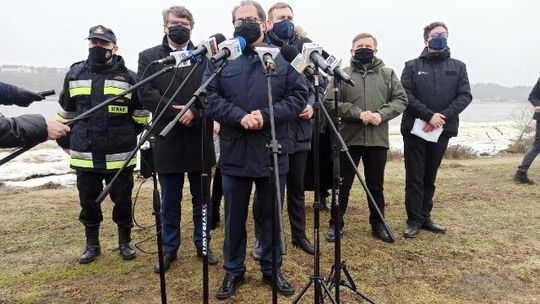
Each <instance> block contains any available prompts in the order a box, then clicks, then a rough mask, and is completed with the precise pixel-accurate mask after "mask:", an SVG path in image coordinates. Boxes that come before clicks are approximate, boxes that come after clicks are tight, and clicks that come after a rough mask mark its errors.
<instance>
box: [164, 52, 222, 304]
mask: <svg viewBox="0 0 540 304" xmlns="http://www.w3.org/2000/svg"><path fill="white" fill-rule="evenodd" d="M225 65H227V61H226V60H223V61H222V62H221V64H220V65H219V66H218V68H217V69H216V70H215V71H214V72H213V73H212V75H211V76H210V77H209V78H208V79H207V80H206V82H205V83H204V84H202V85H201V86H200V87H199V89H197V91H196V92H195V93H193V97H192V98H191V99H190V100H189V102H188V103H186V105H185V106H184V108H183V109H182V111H180V113H178V115H176V117H175V118H174V119H173V120H171V122H170V123H169V124H168V125H167V126H166V127H165V128H163V130H162V131H161V133H160V134H159V136H160V137H161V138H163V137H166V136H167V135H168V134H169V132H170V131H171V130H172V128H173V127H174V126H175V125H176V124H177V122H178V121H179V120H180V118H181V117H182V116H183V115H184V113H185V112H186V111H187V110H189V109H190V108H191V107H192V106H193V105H194V104H195V102H198V104H199V106H200V108H201V123H202V134H201V139H202V140H201V163H202V173H201V209H202V255H203V303H204V304H208V301H209V292H208V237H207V235H208V202H209V201H210V172H209V170H210V167H209V166H208V165H207V163H208V158H207V157H206V155H205V153H204V152H205V149H206V146H205V142H206V141H207V140H208V134H207V121H208V115H207V114H208V101H207V99H206V87H208V85H209V84H210V83H211V82H212V81H213V80H214V78H216V76H217V75H219V74H220V73H221V71H222V70H223V68H224V67H225Z"/></svg>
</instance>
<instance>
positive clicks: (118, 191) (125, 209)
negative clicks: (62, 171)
mask: <svg viewBox="0 0 540 304" xmlns="http://www.w3.org/2000/svg"><path fill="white" fill-rule="evenodd" d="M115 174H116V172H112V173H100V172H90V171H82V170H77V189H78V190H79V200H80V204H81V213H80V214H79V221H80V222H81V223H82V224H83V225H84V226H85V227H89V228H91V227H99V224H100V223H101V221H103V214H102V212H101V204H98V203H96V198H97V197H98V195H99V194H100V193H101V191H102V190H103V181H105V183H106V184H109V183H110V181H111V179H112V178H113V176H114V175H115ZM132 190H133V170H131V169H128V170H124V171H123V172H122V173H120V175H119V177H118V179H117V180H116V181H115V182H114V184H113V185H112V187H111V192H110V193H109V196H110V198H111V200H112V201H113V203H114V206H113V212H112V219H113V221H114V222H115V223H116V225H118V227H122V228H131V227H133V220H132V218H131V209H132V201H131V191H132Z"/></svg>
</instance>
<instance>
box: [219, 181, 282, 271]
mask: <svg viewBox="0 0 540 304" xmlns="http://www.w3.org/2000/svg"><path fill="white" fill-rule="evenodd" d="M222 182H223V183H222V184H223V196H224V197H225V242H224V245H223V257H224V262H223V268H224V269H225V272H226V273H228V274H230V275H232V276H243V275H244V273H245V272H246V265H245V259H246V244H247V233H246V220H247V216H248V209H249V199H250V195H251V189H252V186H253V183H255V189H256V192H257V198H256V200H257V203H258V206H257V210H258V211H257V212H258V214H259V219H258V220H259V225H260V227H259V228H260V235H259V243H260V245H261V248H262V256H261V261H260V265H261V272H262V273H263V275H271V274H272V202H271V199H270V198H271V191H272V187H270V183H269V179H268V178H267V177H261V178H252V177H238V176H231V175H226V174H222ZM280 183H281V185H280V186H281V191H283V188H284V186H285V176H280ZM281 260H282V254H281V251H280V250H278V255H277V265H278V268H279V267H281Z"/></svg>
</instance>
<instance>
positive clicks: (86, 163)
mask: <svg viewBox="0 0 540 304" xmlns="http://www.w3.org/2000/svg"><path fill="white" fill-rule="evenodd" d="M69 156H70V157H71V160H70V162H69V163H70V165H72V166H74V167H79V168H94V161H93V158H92V153H90V152H78V151H73V150H71V151H69Z"/></svg>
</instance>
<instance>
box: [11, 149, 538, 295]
mask: <svg viewBox="0 0 540 304" xmlns="http://www.w3.org/2000/svg"><path fill="white" fill-rule="evenodd" d="M520 159H521V158H520V157H519V156H513V157H512V156H510V157H509V156H505V157H490V158H478V159H472V160H445V161H444V162H443V165H442V167H441V169H440V171H439V177H438V186H439V187H438V189H437V194H436V197H435V208H434V210H433V217H434V219H435V220H436V222H438V223H439V222H440V223H442V224H445V225H447V226H448V227H449V231H448V233H447V234H446V235H435V234H432V233H430V232H427V231H422V232H421V234H420V235H419V236H418V237H417V238H416V239H412V240H406V239H404V238H403V236H402V233H403V229H404V225H405V224H404V223H405V209H404V205H403V196H404V191H403V188H404V168H403V162H402V161H401V160H395V161H391V162H389V163H388V165H387V172H386V200H387V211H386V215H387V221H388V223H389V225H390V226H391V227H392V228H393V230H394V233H395V235H396V237H397V242H396V243H395V244H386V243H383V242H381V241H378V240H375V239H373V238H372V237H371V236H370V226H369V224H368V222H367V213H366V212H367V205H366V200H365V196H364V193H363V190H362V189H361V187H360V184H359V183H358V182H356V183H355V185H354V191H353V193H352V195H351V202H350V204H349V207H350V208H349V210H348V213H347V217H346V221H347V224H346V230H345V235H344V239H343V258H344V260H345V261H346V263H347V266H348V270H349V271H350V273H351V275H352V277H353V279H354V281H355V283H356V284H357V285H358V286H359V288H360V289H361V290H362V292H363V293H364V294H366V295H368V296H369V297H370V298H372V299H373V300H375V301H376V302H377V303H540V208H539V207H540V186H538V185H535V186H524V185H518V184H516V183H514V182H513V181H512V180H511V176H512V174H513V172H514V170H515V168H516V165H517V164H518V163H519V161H520ZM530 176H531V177H533V178H534V177H536V179H538V180H539V181H540V166H538V165H537V164H536V166H533V168H532V169H531V171H530ZM184 193H188V191H187V190H186V191H185V192H184ZM0 198H1V204H0V303H160V292H159V277H158V276H157V275H156V274H154V272H153V265H154V263H155V262H156V259H157V255H155V254H145V253H143V252H141V251H139V252H138V256H137V258H136V259H135V260H133V261H128V262H124V261H122V260H121V259H120V257H119V255H118V250H117V245H116V229H115V225H114V224H113V223H112V221H111V220H110V218H111V202H110V201H109V200H106V201H105V202H104V204H103V209H104V217H105V221H104V223H103V225H102V229H101V245H102V255H101V256H100V257H99V258H98V259H97V260H96V262H94V263H92V264H89V265H79V264H78V263H77V257H78V255H79V254H80V252H81V250H82V248H83V242H84V240H83V230H82V227H81V225H80V223H79V222H78V221H77V216H78V211H79V206H78V196H77V191H76V189H75V188H73V187H69V188H59V189H32V190H27V189H10V188H6V187H1V188H0ZM185 199H186V202H185V203H184V204H183V206H182V213H183V218H184V221H182V236H183V245H182V248H181V250H180V252H179V259H178V261H177V262H176V263H175V264H173V267H172V269H171V270H170V271H169V272H168V273H167V288H168V289H167V291H168V299H169V303H200V302H202V283H201V282H202V280H201V278H202V264H201V262H200V260H198V258H197V257H196V256H195V249H194V246H193V244H192V242H191V238H192V237H191V234H192V224H191V206H190V203H189V202H188V201H187V195H186V196H185ZM307 202H308V203H307V206H308V208H307V218H308V219H307V220H308V229H309V231H308V235H310V239H313V237H312V235H311V231H312V230H311V229H312V227H313V212H312V208H311V204H312V203H311V202H312V196H311V194H308V197H307ZM151 209H152V206H151V185H150V183H146V184H145V185H144V186H143V187H142V191H141V195H140V196H139V198H138V203H137V206H136V218H137V220H138V222H139V223H140V224H142V225H151V224H152V223H153V222H154V218H153V216H152V214H151ZM285 214H286V213H285ZM328 218H329V215H328V213H326V212H323V213H322V216H321V232H322V233H321V238H322V241H321V246H322V258H321V269H322V271H323V275H325V276H326V275H328V272H329V270H330V267H331V265H332V260H333V246H332V245H331V244H330V243H327V242H326V241H324V234H325V232H326V229H327V227H328ZM222 222H223V220H222ZM284 223H285V227H286V230H287V233H289V231H290V227H289V224H288V218H287V217H286V216H285V218H284ZM252 225H253V220H252V219H251V218H250V219H249V228H250V230H248V238H249V240H248V246H249V248H251V246H252V244H253V233H252ZM154 231H155V230H154V228H150V229H146V230H143V229H140V228H137V229H135V230H134V232H133V236H134V240H135V241H136V242H140V241H144V240H145V239H147V238H149V237H151V236H152V233H154ZM289 240H290V237H289ZM212 244H213V248H214V251H215V252H216V253H217V254H219V256H220V257H221V258H222V256H223V255H222V249H221V248H222V244H223V224H221V226H220V227H219V228H218V229H217V230H216V231H215V232H214V233H213V240H212ZM139 246H140V247H141V248H143V249H145V250H147V251H155V239H150V240H149V241H146V242H143V243H142V244H140V245H139ZM246 262H247V274H246V276H247V278H246V279H247V283H246V284H245V285H243V286H242V287H241V288H240V289H239V290H238V291H237V293H236V295H235V296H234V297H233V298H232V299H231V300H230V301H223V302H221V303H270V302H271V292H270V289H269V288H268V287H267V286H266V285H264V284H263V283H262V282H261V277H260V272H259V270H258V265H257V264H256V262H254V261H253V260H252V259H251V258H250V257H249V253H248V255H247V258H246ZM221 265H222V264H221V262H220V266H210V273H209V277H210V293H211V298H210V302H211V303H217V302H218V301H217V300H216V299H215V293H216V290H217V288H218V286H219V285H220V283H221V280H222V278H223V270H222V268H221ZM312 265H313V259H312V258H311V256H308V255H306V254H304V253H303V252H301V251H300V250H298V249H296V248H293V247H292V246H291V245H289V254H288V255H287V256H286V257H285V259H284V265H283V272H284V274H285V276H286V277H287V278H288V279H289V280H290V281H291V283H292V284H293V285H294V286H295V287H296V290H297V291H298V290H300V288H301V287H302V286H303V285H304V284H305V283H306V281H307V279H308V277H309V275H310V274H311V273H312ZM341 290H342V303H359V302H361V301H360V300H359V299H358V298H357V297H356V296H355V295H353V294H352V293H351V292H349V291H347V290H345V289H344V288H342V289H341ZM312 297H313V289H310V290H309V291H308V293H307V295H306V297H305V298H304V299H303V300H302V301H301V302H300V303H310V302H313V300H312ZM279 301H280V302H281V303H289V302H291V301H292V298H286V297H280V298H279ZM328 303H329V302H328Z"/></svg>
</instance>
